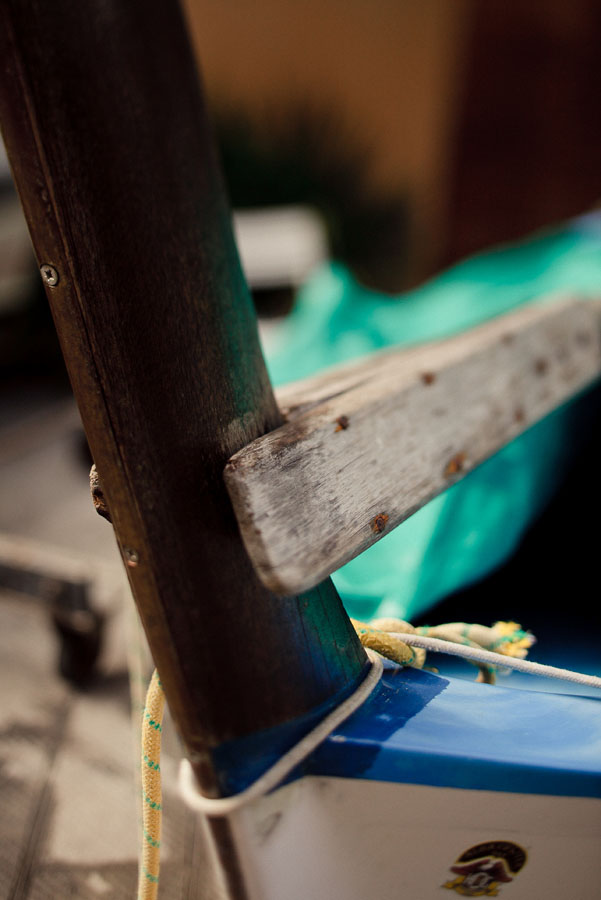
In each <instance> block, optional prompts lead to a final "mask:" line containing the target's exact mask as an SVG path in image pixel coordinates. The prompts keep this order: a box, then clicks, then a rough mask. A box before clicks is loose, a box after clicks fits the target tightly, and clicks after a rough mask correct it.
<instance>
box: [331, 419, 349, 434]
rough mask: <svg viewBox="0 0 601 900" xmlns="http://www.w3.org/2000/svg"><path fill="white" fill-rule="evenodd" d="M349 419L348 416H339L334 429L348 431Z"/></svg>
mask: <svg viewBox="0 0 601 900" xmlns="http://www.w3.org/2000/svg"><path fill="white" fill-rule="evenodd" d="M349 424H350V423H349V419H348V416H338V418H337V419H336V428H335V429H334V431H346V429H347V428H348V427H349Z"/></svg>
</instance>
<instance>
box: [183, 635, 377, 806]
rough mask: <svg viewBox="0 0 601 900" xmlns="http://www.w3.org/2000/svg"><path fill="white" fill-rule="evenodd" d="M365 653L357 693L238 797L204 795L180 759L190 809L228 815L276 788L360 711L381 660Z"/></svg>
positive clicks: (374, 684) (186, 765)
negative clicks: (365, 667)
mask: <svg viewBox="0 0 601 900" xmlns="http://www.w3.org/2000/svg"><path fill="white" fill-rule="evenodd" d="M366 653H367V655H368V656H369V659H370V660H371V669H370V670H369V672H368V674H367V675H366V676H365V678H364V679H363V681H362V682H361V684H360V685H359V687H358V688H357V689H356V691H354V693H352V694H351V696H350V697H347V699H346V700H344V701H343V702H342V703H341V704H340V706H337V707H336V709H334V710H332V712H331V713H330V714H329V715H327V716H326V717H325V719H322V721H321V722H320V723H319V725H317V726H316V727H315V728H314V729H313V730H312V731H310V732H309V733H308V734H306V735H305V736H304V738H301V740H300V741H299V742H298V744H295V745H294V747H292V748H291V749H290V750H288V752H287V753H285V754H284V756H282V757H281V758H280V759H279V760H278V761H277V762H276V763H275V764H274V765H273V766H271V768H269V769H267V771H266V772H264V773H263V774H262V775H261V776H260V777H259V778H257V780H256V781H253V783H252V784H251V785H249V787H247V788H245V789H244V790H243V791H240V793H239V794H234V795H233V796H232V797H205V796H203V794H201V793H200V792H199V790H198V785H197V782H196V778H195V776H194V771H193V769H192V766H191V765H190V763H189V762H188V760H187V759H184V760H182V763H181V765H180V770H179V785H180V790H181V792H182V794H183V796H184V798H185V800H186V802H187V803H188V805H189V806H191V807H192V809H195V810H198V812H201V813H204V815H205V816H227V815H229V814H230V813H233V812H235V811H236V810H238V809H241V808H242V807H243V806H246V805H247V804H248V803H252V801H253V800H257V799H258V798H259V797H263V796H265V794H268V793H269V792H270V791H272V790H273V789H274V788H276V787H277V786H278V784H280V783H281V782H282V781H283V780H284V779H285V778H286V776H287V775H289V774H290V772H292V770H293V769H295V768H296V766H298V764H299V763H301V762H302V761H303V760H304V759H306V758H307V756H309V755H310V754H311V753H312V752H313V750H315V748H316V747H319V745H320V744H321V743H322V742H323V741H325V739H326V738H327V737H328V735H329V734H331V733H332V731H334V729H336V728H337V727H338V726H339V725H340V724H342V722H344V721H345V719H348V717H349V716H350V715H352V713H354V712H355V711H356V710H357V709H359V707H360V706H361V705H362V704H363V703H364V702H365V700H367V698H368V697H369V695H370V694H371V692H372V691H373V689H374V688H375V686H376V685H377V684H378V682H379V681H380V678H381V677H382V671H383V665H382V657H381V656H379V655H378V654H377V653H374V652H373V651H371V650H366Z"/></svg>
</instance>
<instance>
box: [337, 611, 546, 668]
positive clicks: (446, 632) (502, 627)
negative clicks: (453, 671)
mask: <svg viewBox="0 0 601 900" xmlns="http://www.w3.org/2000/svg"><path fill="white" fill-rule="evenodd" d="M351 622H352V623H353V627H354V629H355V631H356V632H357V634H358V636H359V640H360V641H361V643H362V644H363V646H364V647H369V648H370V649H371V650H375V651H376V652H377V653H380V654H381V655H382V656H385V657H386V658H387V659H391V660H392V661H393V662H396V663H400V664H401V665H403V666H414V667H417V668H419V669H421V668H422V667H423V665H424V662H425V658H426V651H425V650H422V649H418V648H417V647H410V646H409V645H408V644H406V643H405V642H404V641H403V640H402V639H401V638H399V637H398V636H397V635H398V633H399V632H402V633H403V632H404V633H405V634H409V633H415V634H422V635H427V636H428V637H433V638H438V639H439V640H443V641H451V642H452V643H456V644H464V645H465V646H466V647H475V648H479V649H481V650H493V651H495V652H496V653H502V654H503V655H505V656H512V657H519V658H520V659H523V658H524V657H525V656H526V655H527V653H528V650H529V649H530V647H531V646H532V644H534V642H535V638H534V636H533V635H532V634H531V633H530V632H529V631H523V630H522V627H521V625H518V623H517V622H495V624H494V625H492V626H491V627H490V628H488V627H487V626H486V625H469V624H468V623H466V622H449V623H447V624H446V625H436V626H433V627H428V626H425V625H424V626H421V627H419V628H414V627H413V625H411V624H410V623H409V622H405V621H404V620H403V619H393V618H385V619H374V620H373V622H372V623H371V624H370V625H366V624H365V623H364V622H358V621H357V620H355V619H351ZM390 632H395V633H396V634H391V633H390ZM474 665H476V666H477V667H478V669H479V670H480V671H479V674H478V681H484V682H486V683H488V684H494V682H495V668H494V667H493V666H490V665H487V664H485V663H478V662H476V663H474Z"/></svg>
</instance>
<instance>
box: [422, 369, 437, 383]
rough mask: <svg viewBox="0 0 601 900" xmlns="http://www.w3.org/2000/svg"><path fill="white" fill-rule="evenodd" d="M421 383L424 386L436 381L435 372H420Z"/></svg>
mask: <svg viewBox="0 0 601 900" xmlns="http://www.w3.org/2000/svg"><path fill="white" fill-rule="evenodd" d="M422 381H423V383H424V384H434V382H435V381H436V373H435V372H422Z"/></svg>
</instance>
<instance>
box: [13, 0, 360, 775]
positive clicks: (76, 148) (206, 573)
mask: <svg viewBox="0 0 601 900" xmlns="http://www.w3.org/2000/svg"><path fill="white" fill-rule="evenodd" d="M0 9H1V12H0V47H1V49H0V59H1V60H2V63H1V64H2V68H3V72H2V84H1V88H0V113H1V117H2V124H3V131H4V138H5V142H6V146H7V149H8V153H9V158H10V160H11V164H12V168H13V172H14V177H15V181H16V183H17V186H18V189H19V192H20V195H21V199H22V203H23V207H24V210H25V214H26V217H27V220H28V223H29V227H30V230H31V235H32V239H33V243H34V247H35V251H36V255H37V259H38V262H39V265H40V267H41V274H42V277H43V278H44V280H45V283H46V287H47V293H48V297H49V300H50V304H51V307H52V312H53V315H54V319H55V323H56V327H57V330H58V333H59V337H60V340H61V344H62V348H63V352H64V355H65V359H66V362H67V367H68V370H69V374H70V377H71V381H72V385H73V389H74V392H75V395H76V398H77V401H78V404H79V407H80V410H81V414H82V418H83V421H84V426H85V429H86V434H87V436H88V441H89V444H90V448H91V450H92V453H93V456H94V459H95V461H96V464H97V467H98V470H99V473H100V478H101V481H102V484H103V489H104V493H105V495H106V498H107V501H108V505H109V508H110V511H111V516H112V520H113V524H114V527H115V532H116V536H117V540H118V542H119V545H120V547H121V550H122V553H123V556H124V561H125V562H126V564H127V571H128V575H129V578H130V582H131V586H132V590H133V593H134V597H135V599H136V603H137V605H138V609H139V611H140V615H141V617H142V621H143V624H144V627H145V630H146V633H147V636H148V640H149V642H150V646H151V649H152V653H153V656H154V659H155V662H156V664H157V666H158V668H159V671H160V673H161V677H162V680H163V683H164V686H165V691H166V693H167V698H168V702H169V705H170V708H171V710H172V712H173V714H174V717H175V719H176V722H177V725H178V728H179V730H180V733H181V735H182V737H183V740H184V742H185V745H186V748H187V750H188V753H189V755H190V758H191V760H192V762H193V765H194V766H195V770H196V772H197V775H198V776H199V779H200V782H201V784H202V786H203V788H204V790H205V791H207V792H213V793H217V792H219V785H218V783H217V780H216V776H215V770H214V760H213V756H212V750H213V749H214V748H215V747H217V746H218V745H219V744H221V743H222V742H223V741H225V740H228V739H232V738H237V737H240V736H243V735H247V734H249V733H252V732H255V731H256V730H258V729H263V728H267V727H270V726H273V725H277V724H279V723H282V722H284V721H287V720H290V719H292V718H294V717H297V716H300V715H302V714H304V713H306V712H308V711H309V710H311V709H312V708H314V707H315V706H316V705H318V704H322V703H324V702H326V701H327V700H328V699H330V698H332V697H333V696H334V695H335V694H336V693H337V692H339V691H341V690H343V689H344V688H345V687H348V686H349V685H350V684H352V683H353V682H354V681H356V680H357V679H358V678H360V676H361V672H362V669H363V667H364V665H365V656H364V653H363V650H362V649H361V647H360V646H359V644H358V642H357V640H356V638H355V635H354V633H353V631H352V629H351V627H350V623H349V621H348V618H347V616H346V614H345V612H344V610H343V608H342V605H341V603H340V600H339V598H338V596H337V594H336V592H335V590H334V588H333V586H332V584H331V582H329V581H327V582H324V583H323V584H322V585H320V586H319V587H318V588H316V589H314V590H312V591H311V592H309V593H307V594H305V595H303V596H300V597H289V598H279V597H276V596H274V595H273V594H271V593H269V592H268V591H267V590H266V589H265V588H264V587H262V586H261V584H260V583H259V581H258V580H257V578H256V576H255V574H254V572H253V569H252V567H251V565H250V563H249V561H248V558H247V556H246V554H245V552H244V550H243V547H242V544H241V541H240V537H239V534H238V530H237V526H236V523H235V520H234V516H233V513H232V510H231V506H230V503H229V499H228V496H227V494H226V491H225V489H224V484H223V477H222V472H223V467H224V464H225V461H226V460H227V458H228V457H229V456H230V455H231V454H232V453H233V452H235V451H236V450H238V449H240V448H241V447H242V446H243V445H245V444H246V443H248V442H249V441H250V440H252V439H254V438H255V437H257V436H258V435H260V434H262V433H264V432H266V431H268V430H270V429H273V428H274V427H276V426H277V425H278V424H279V423H280V421H281V419H280V414H279V411H278V409H277V407H276V404H275V401H274V397H273V394H272V391H271V386H270V384H269V380H268V378H267V375H266V371H265V367H264V363H263V359H262V356H261V351H260V348H259V343H258V338H257V331H256V323H255V318H254V312H253V308H252V304H251V301H250V298H249V295H248V291H247V288H246V285H245V282H244V279H243V276H242V273H241V270H240V266H239V262H238V257H237V253H236V248H235V245H234V241H233V237H232V232H231V225H230V218H229V211H228V208H227V204H226V202H225V199H224V191H223V188H222V184H221V180H220V175H219V171H218V165H217V163H216V160H215V157H214V153H213V149H212V144H211V138H210V134H209V131H208V127H207V119H206V114H205V110H204V103H203V99H202V94H201V91H200V88H199V85H198V79H197V73H196V70H195V65H194V61H193V57H192V54H191V51H190V48H189V44H188V39H187V34H186V30H185V27H184V25H183V22H182V18H181V13H180V10H179V9H178V6H177V4H176V3H175V0H169V2H165V0H127V2H126V3H124V2H122V0H86V2H85V3H74V2H72V0H53V2H52V3H48V2H47V0H1V5H0ZM323 537H324V540H327V535H324V536H323Z"/></svg>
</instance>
